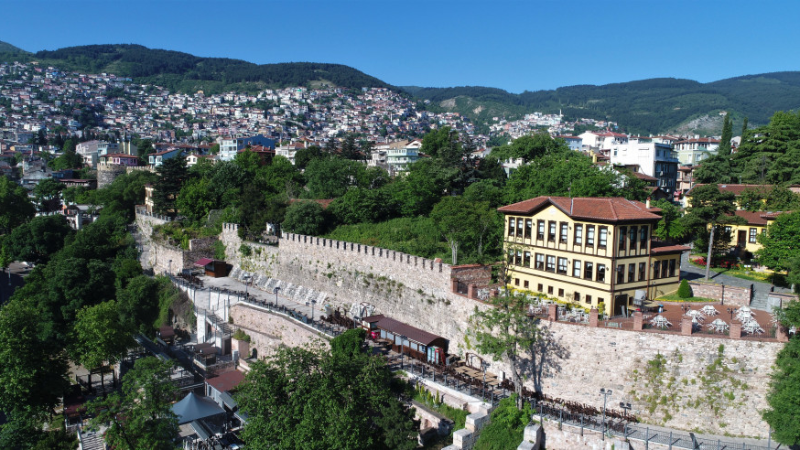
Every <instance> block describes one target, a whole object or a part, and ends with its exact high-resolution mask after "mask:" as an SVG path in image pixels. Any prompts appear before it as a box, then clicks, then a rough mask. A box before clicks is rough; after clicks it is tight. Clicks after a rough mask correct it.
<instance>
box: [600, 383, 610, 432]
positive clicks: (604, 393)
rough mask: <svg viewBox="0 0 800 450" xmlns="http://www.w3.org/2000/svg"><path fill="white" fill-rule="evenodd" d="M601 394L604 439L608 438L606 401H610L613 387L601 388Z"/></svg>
mask: <svg viewBox="0 0 800 450" xmlns="http://www.w3.org/2000/svg"><path fill="white" fill-rule="evenodd" d="M600 395H602V396H603V438H602V440H604V441H605V440H606V401H608V397H610V396H611V389H606V388H600Z"/></svg>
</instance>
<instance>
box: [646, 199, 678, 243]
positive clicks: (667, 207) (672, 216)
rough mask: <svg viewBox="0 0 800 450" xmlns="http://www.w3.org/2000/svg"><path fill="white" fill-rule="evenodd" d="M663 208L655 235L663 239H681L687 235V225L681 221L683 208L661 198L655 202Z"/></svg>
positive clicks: (658, 206) (655, 204)
mask: <svg viewBox="0 0 800 450" xmlns="http://www.w3.org/2000/svg"><path fill="white" fill-rule="evenodd" d="M653 206H655V207H656V208H659V209H660V210H661V220H659V221H658V225H657V226H656V229H655V231H653V235H654V236H655V237H657V238H659V239H661V240H662V241H670V240H674V239H680V238H682V237H683V236H685V235H686V227H684V225H683V222H682V221H681V210H680V208H678V207H677V206H675V205H673V204H672V203H671V202H669V201H668V200H663V199H662V200H659V201H657V202H655V203H654V204H653Z"/></svg>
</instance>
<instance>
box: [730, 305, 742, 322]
mask: <svg viewBox="0 0 800 450" xmlns="http://www.w3.org/2000/svg"><path fill="white" fill-rule="evenodd" d="M737 311H739V310H738V309H737V308H728V313H730V315H731V322H733V315H734V314H736V312H737Z"/></svg>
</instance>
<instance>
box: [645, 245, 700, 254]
mask: <svg viewBox="0 0 800 450" xmlns="http://www.w3.org/2000/svg"><path fill="white" fill-rule="evenodd" d="M689 250H691V249H690V248H689V247H686V246H685V245H663V246H660V247H659V246H656V245H653V246H651V247H650V253H651V254H654V255H659V254H665V253H678V252H688V251H689Z"/></svg>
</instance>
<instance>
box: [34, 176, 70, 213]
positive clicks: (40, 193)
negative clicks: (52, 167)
mask: <svg viewBox="0 0 800 450" xmlns="http://www.w3.org/2000/svg"><path fill="white" fill-rule="evenodd" d="M64 187H65V186H64V184H62V183H61V182H59V181H57V180H54V179H53V178H47V179H44V180H41V181H39V182H38V183H36V186H35V187H34V188H33V196H34V198H35V199H36V202H37V203H38V204H39V210H40V211H45V212H49V211H57V210H59V209H61V191H63V190H64Z"/></svg>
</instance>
